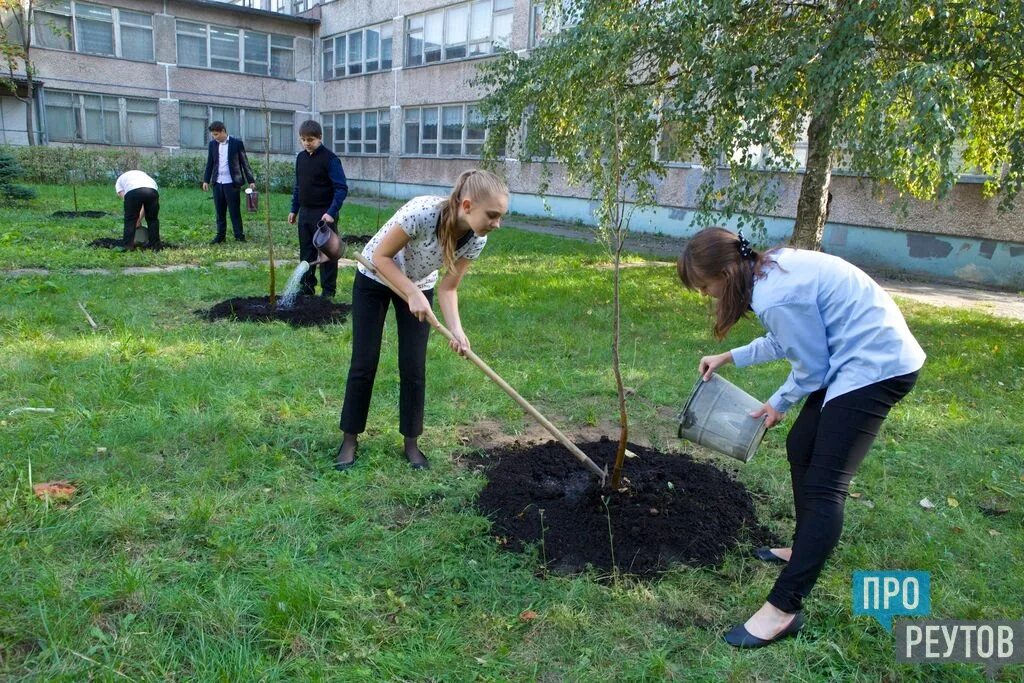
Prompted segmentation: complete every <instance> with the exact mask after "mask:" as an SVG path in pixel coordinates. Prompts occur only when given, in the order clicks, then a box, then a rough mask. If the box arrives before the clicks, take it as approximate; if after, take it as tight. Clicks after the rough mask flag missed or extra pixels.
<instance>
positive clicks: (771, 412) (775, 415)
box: [750, 403, 786, 429]
mask: <svg viewBox="0 0 1024 683" xmlns="http://www.w3.org/2000/svg"><path fill="white" fill-rule="evenodd" d="M763 415H767V416H768V419H767V420H765V421H764V426H765V427H767V428H768V429H771V428H772V427H774V426H775V425H777V424H779V423H780V422H782V421H783V420H785V419H786V414H785V413H780V412H779V411H777V410H775V408H772V404H771V403H765V404H764V405H763V406H761V407H760V408H758V409H757V410H755V411H753V412H752V413H750V417H753V418H759V417H761V416H763Z"/></svg>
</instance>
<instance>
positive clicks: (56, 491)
mask: <svg viewBox="0 0 1024 683" xmlns="http://www.w3.org/2000/svg"><path fill="white" fill-rule="evenodd" d="M77 490H78V489H77V488H76V487H75V485H74V484H72V483H71V482H70V481H67V480H65V479H62V480H60V481H48V482H45V483H42V484H35V485H34V486H33V487H32V492H33V493H35V494H36V498H38V499H39V500H47V499H50V500H55V501H59V500H71V496H73V495H75V491H77Z"/></svg>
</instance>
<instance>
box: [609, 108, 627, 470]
mask: <svg viewBox="0 0 1024 683" xmlns="http://www.w3.org/2000/svg"><path fill="white" fill-rule="evenodd" d="M614 154H615V157H614V163H615V171H616V172H615V209H614V211H613V212H612V213H611V218H612V219H613V220H612V226H613V227H614V232H613V234H612V237H613V238H614V239H615V244H614V248H615V253H614V257H615V261H614V264H613V272H614V273H615V277H614V291H613V296H612V315H613V320H614V322H613V323H612V325H613V327H612V369H613V370H614V372H615V389H616V391H617V392H618V395H619V445H618V448H617V449H616V451H615V465H614V467H613V468H612V479H611V487H612V488H613V489H615V490H618V488H619V485H620V482H621V480H622V463H623V462H624V461H625V460H626V441H627V440H628V439H629V416H628V414H627V412H626V387H625V386H624V385H623V383H622V368H621V367H620V366H621V363H620V361H619V339H620V337H621V336H622V304H621V299H620V296H619V291H620V289H621V287H620V283H621V281H622V247H623V245H624V244H625V242H626V236H625V225H624V224H623V220H624V219H625V208H626V207H625V204H626V202H625V197H624V192H623V190H622V173H621V169H622V166H621V161H622V156H621V154H622V148H621V146H620V144H619V128H618V127H617V126H616V129H615V150H614ZM620 197H622V201H619V198H620Z"/></svg>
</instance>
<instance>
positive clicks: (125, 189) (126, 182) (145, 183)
mask: <svg viewBox="0 0 1024 683" xmlns="http://www.w3.org/2000/svg"><path fill="white" fill-rule="evenodd" d="M114 190H115V191H116V192H117V196H118V197H120V198H121V199H123V200H124V236H123V238H122V239H123V242H122V246H121V251H135V231H136V229H137V228H138V227H139V222H140V221H141V220H142V215H143V214H145V216H146V230H147V231H148V232H149V245H148V246H149V248H150V249H153V250H159V249H160V248H161V246H162V244H161V242H160V192H159V190H158V189H157V186H156V181H155V180H153V179H152V178H150V177H149V175H148V174H147V173H146V172H144V171H139V170H137V169H135V170H131V171H125V172H124V173H122V174H121V175H119V176H118V177H117V180H116V181H114Z"/></svg>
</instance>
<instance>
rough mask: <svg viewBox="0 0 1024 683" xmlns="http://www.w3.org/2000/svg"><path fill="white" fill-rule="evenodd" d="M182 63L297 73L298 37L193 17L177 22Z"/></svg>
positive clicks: (262, 73)
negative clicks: (199, 19) (192, 20)
mask: <svg viewBox="0 0 1024 683" xmlns="http://www.w3.org/2000/svg"><path fill="white" fill-rule="evenodd" d="M176 32H177V37H178V64H179V65H180V66H198V67H202V68H207V69H219V70H221V71H241V72H242V73H247V74H254V75H257V76H273V77H274V78H289V79H290V78H294V77H295V38H294V37H293V36H285V35H278V34H276V33H260V32H258V31H249V30H246V29H235V28H228V27H225V26H214V25H208V24H196V23H194V22H191V21H181V20H180V19H179V20H178V22H177V30H176Z"/></svg>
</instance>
